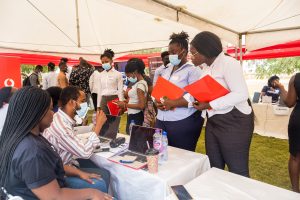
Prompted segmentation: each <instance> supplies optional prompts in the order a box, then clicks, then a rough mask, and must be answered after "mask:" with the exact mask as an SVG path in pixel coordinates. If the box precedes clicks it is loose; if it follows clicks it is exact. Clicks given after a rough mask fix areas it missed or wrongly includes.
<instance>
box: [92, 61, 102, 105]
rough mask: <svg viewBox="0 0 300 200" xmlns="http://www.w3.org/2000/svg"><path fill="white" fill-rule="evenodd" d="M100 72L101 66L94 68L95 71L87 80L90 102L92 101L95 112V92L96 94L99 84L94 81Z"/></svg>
mask: <svg viewBox="0 0 300 200" xmlns="http://www.w3.org/2000/svg"><path fill="white" fill-rule="evenodd" d="M102 71H103V68H102V67H101V66H95V71H94V73H93V74H92V75H91V76H90V80H89V85H90V90H91V94H92V100H93V104H94V108H95V111H97V96H98V95H97V92H98V87H99V83H98V82H96V80H98V78H97V77H98V76H99V75H100V73H101V72H102Z"/></svg>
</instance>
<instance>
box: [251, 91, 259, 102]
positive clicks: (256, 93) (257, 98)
mask: <svg viewBox="0 0 300 200" xmlns="http://www.w3.org/2000/svg"><path fill="white" fill-rule="evenodd" d="M259 98H260V92H254V95H253V99H252V102H253V103H258V102H259Z"/></svg>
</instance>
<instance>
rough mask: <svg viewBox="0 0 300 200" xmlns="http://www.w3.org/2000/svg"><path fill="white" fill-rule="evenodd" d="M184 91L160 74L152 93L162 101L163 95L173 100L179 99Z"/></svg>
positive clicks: (157, 99)
mask: <svg viewBox="0 0 300 200" xmlns="http://www.w3.org/2000/svg"><path fill="white" fill-rule="evenodd" d="M183 93H184V90H183V89H182V88H180V87H178V86H176V85H174V84H173V83H171V82H170V81H167V80H166V79H164V78H162V77H161V76H160V77H158V79H157V82H156V84H155V86H154V88H153V91H152V94H151V95H152V96H153V97H154V98H155V99H156V101H160V98H162V97H168V98H169V99H172V100H174V99H178V98H180V97H181V96H182V95H183Z"/></svg>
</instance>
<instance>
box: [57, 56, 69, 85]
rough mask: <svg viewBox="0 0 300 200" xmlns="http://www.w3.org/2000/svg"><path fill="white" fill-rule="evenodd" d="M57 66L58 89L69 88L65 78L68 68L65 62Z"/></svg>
mask: <svg viewBox="0 0 300 200" xmlns="http://www.w3.org/2000/svg"><path fill="white" fill-rule="evenodd" d="M58 66H59V69H60V72H59V74H58V76H57V86H58V87H60V88H61V89H64V88H65V87H68V86H69V81H68V79H67V76H66V73H67V71H68V66H67V64H66V63H65V62H60V63H59V65H58Z"/></svg>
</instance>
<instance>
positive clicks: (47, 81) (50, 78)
mask: <svg viewBox="0 0 300 200" xmlns="http://www.w3.org/2000/svg"><path fill="white" fill-rule="evenodd" d="M42 84H43V89H44V90H47V89H48V88H49V87H54V86H56V85H57V73H56V72H55V64H54V63H53V62H49V63H48V73H46V74H45V75H44V77H43V81H42Z"/></svg>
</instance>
